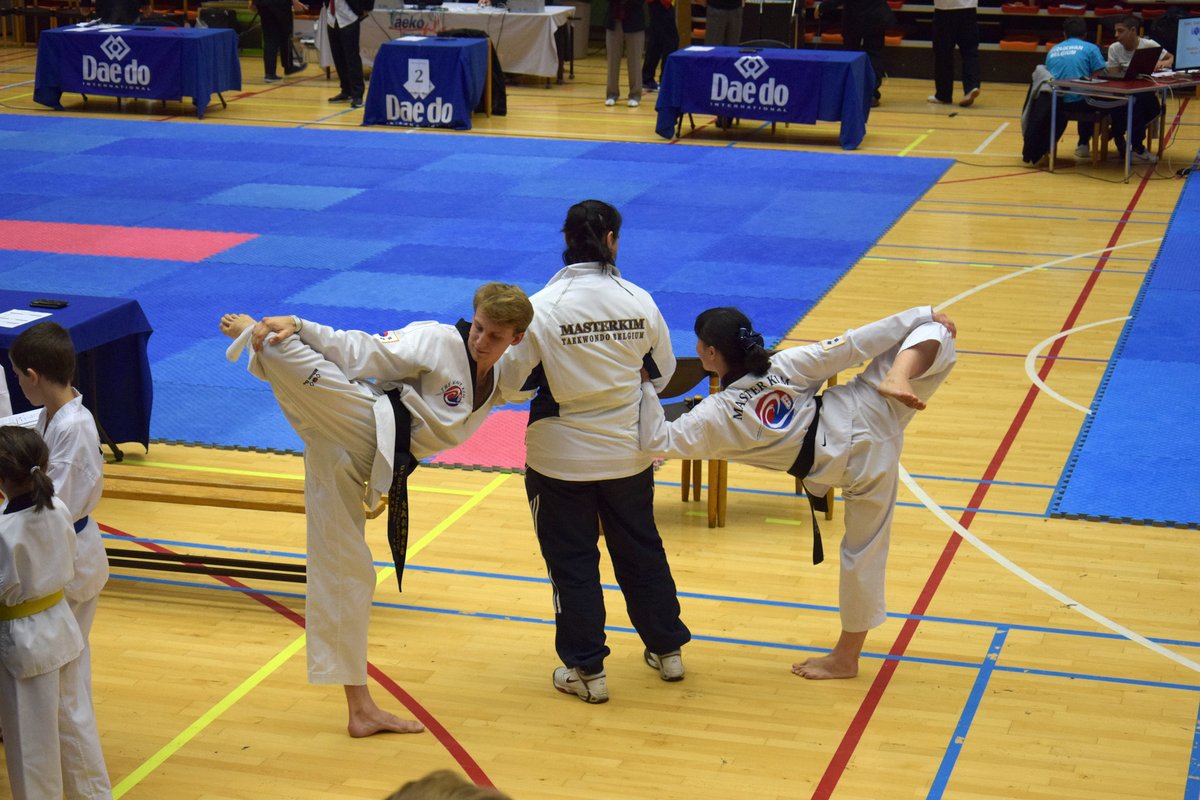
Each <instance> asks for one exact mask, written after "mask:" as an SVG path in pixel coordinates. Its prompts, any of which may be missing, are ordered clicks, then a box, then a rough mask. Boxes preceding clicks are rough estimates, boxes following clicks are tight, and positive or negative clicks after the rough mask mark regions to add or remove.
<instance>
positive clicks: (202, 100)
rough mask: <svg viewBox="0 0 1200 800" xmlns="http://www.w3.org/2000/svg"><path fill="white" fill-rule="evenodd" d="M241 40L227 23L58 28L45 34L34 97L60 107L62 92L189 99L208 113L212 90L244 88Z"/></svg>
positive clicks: (41, 40)
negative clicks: (199, 26) (217, 26)
mask: <svg viewBox="0 0 1200 800" xmlns="http://www.w3.org/2000/svg"><path fill="white" fill-rule="evenodd" d="M237 45H238V40H237V34H236V33H235V32H234V31H232V30H230V29H228V28H156V27H149V26H131V25H70V26H67V27H65V28H52V29H50V30H47V31H43V32H42V34H41V36H40V37H39V39H38V52H37V70H36V72H35V74H34V89H33V99H34V100H35V101H37V102H38V103H41V104H42V105H45V106H50V107H51V108H54V109H61V108H62V104H61V103H60V102H59V101H60V100H61V98H62V95H63V92H77V93H79V94H84V95H88V94H94V95H108V96H111V97H138V98H150V99H154V100H179V99H181V98H184V97H190V98H192V101H193V102H194V103H195V104H196V115H197V116H200V117H203V116H204V109H205V108H207V107H208V104H209V101H210V100H211V99H212V95H214V94H216V93H218V92H226V91H233V90H239V89H241V88H242V66H241V62H240V61H239V60H238V49H237Z"/></svg>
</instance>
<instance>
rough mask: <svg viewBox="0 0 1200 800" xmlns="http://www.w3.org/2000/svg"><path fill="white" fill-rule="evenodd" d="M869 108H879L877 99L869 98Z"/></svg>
mask: <svg viewBox="0 0 1200 800" xmlns="http://www.w3.org/2000/svg"><path fill="white" fill-rule="evenodd" d="M871 108H879V98H878V97H872V98H871Z"/></svg>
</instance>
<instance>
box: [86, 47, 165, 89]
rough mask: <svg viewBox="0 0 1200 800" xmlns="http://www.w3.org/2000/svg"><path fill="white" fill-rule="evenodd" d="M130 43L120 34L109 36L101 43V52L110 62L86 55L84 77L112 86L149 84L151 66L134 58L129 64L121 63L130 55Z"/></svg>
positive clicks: (87, 79)
mask: <svg viewBox="0 0 1200 800" xmlns="http://www.w3.org/2000/svg"><path fill="white" fill-rule="evenodd" d="M129 50H130V48H129V45H128V44H126V42H125V40H124V39H122V38H121V37H120V36H109V37H108V38H107V39H105V40H104V42H103V43H102V44H101V45H100V52H102V53H104V55H105V56H107V57H108V58H109V62H112V63H109V62H104V61H100V60H99V59H97V58H96V57H95V56H91V55H84V57H83V79H84V80H85V81H88V82H90V83H104V84H109V85H111V86H149V85H150V68H149V67H147V66H145V65H144V64H139V63H138V60H137V59H136V58H135V59H132V60H131V61H130V62H129V63H128V64H121V63H119V62H121V61H122V60H124V58H125V56H127V55H129Z"/></svg>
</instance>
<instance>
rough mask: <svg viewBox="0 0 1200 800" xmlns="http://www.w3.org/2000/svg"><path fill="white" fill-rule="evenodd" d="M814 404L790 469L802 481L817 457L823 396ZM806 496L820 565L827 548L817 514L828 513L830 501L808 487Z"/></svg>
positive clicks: (814, 552) (815, 558) (815, 396)
mask: <svg viewBox="0 0 1200 800" xmlns="http://www.w3.org/2000/svg"><path fill="white" fill-rule="evenodd" d="M813 402H815V403H816V404H817V409H816V413H815V414H813V418H812V422H811V423H809V426H808V430H807V431H805V432H804V442H803V443H802V444H801V445H800V454H799V455H797V456H796V460H795V461H794V462H793V463H792V466H791V467H790V468H789V469H788V474H789V475H794V476H795V477H797V478H799V479H800V480H804V478H806V477H807V476H808V473H809V472H811V471H812V465H813V460H814V459H815V458H816V455H817V425H818V424H819V423H820V421H821V402H822V401H821V395H819V394H818V395H814V396H813ZM804 495H805V496H806V497H807V498H808V510H809V511H811V512H812V523H813V551H812V558H813V563H814V564H820V563H821V562H822V561H824V560H825V548H824V547H822V546H821V527H820V526H819V525H817V512H818V511H820V512H822V513H824V512H826V511H828V510H829V501H828V500H827V499H826V497H825V495H821V496H820V497H817V496H815V495H813V493H812V492H810V491H809V490H808V487H807V486H805V487H804Z"/></svg>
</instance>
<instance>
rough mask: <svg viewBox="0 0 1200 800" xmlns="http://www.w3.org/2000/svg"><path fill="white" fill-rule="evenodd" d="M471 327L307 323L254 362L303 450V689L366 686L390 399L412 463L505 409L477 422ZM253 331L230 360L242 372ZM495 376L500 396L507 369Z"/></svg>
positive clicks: (497, 400) (482, 411)
mask: <svg viewBox="0 0 1200 800" xmlns="http://www.w3.org/2000/svg"><path fill="white" fill-rule="evenodd" d="M469 330H470V323H467V322H462V321H460V322H459V323H458V326H457V327H456V326H453V325H443V324H441V323H437V322H414V323H412V324H411V325H408V326H407V327H405V328H403V329H401V330H397V331H387V332H386V333H382V334H379V335H372V334H368V333H364V332H362V331H340V330H334V329H333V328H330V327H328V326H325V325H320V324H317V323H315V322H311V321H308V320H304V321H302V326H301V330H300V332H299V334H297V335H295V336H289V337H288V338H287V339H285V340H283V341H282V342H280V343H279V344H271V343H270V342H268V343H267V344H265V345H264V346H263V349H262V351H261V352H258V353H254V352H252V353H251V356H250V364H249V370H250V372H251V374H253V375H255V376H256V377H258V378H260V379H262V380H264V381H267V382H268V383H270V384H271V389H272V390H273V391H274V393H275V398H276V400H277V401H278V402H279V407H280V410H281V411H283V415H284V417H286V418H287V420H288V422H289V424H291V426H292V427H293V428H294V429H295V431H296V433H297V434H299V435H300V438H301V439H303V440H304V505H305V517H306V520H307V526H308V599H307V602H306V604H305V608H306V615H307V618H308V622H307V627H306V630H307V633H308V678H309V681H310V682H312V683H327V684H342V685H354V686H358V685H363V684H365V683H366V682H367V623H368V620H369V618H370V614H371V596H372V594H373V593H374V591H375V568H374V566H373V565H372V559H371V551H370V549H369V548H368V547H367V544H366V541H365V539H364V535H365V526H366V511H365V508H364V502H365V503H366V505H367V506H371V507H373V506H374V505H375V504H376V502H377V501H378V499H379V496H380V495H381V494H383V493H384V492H386V491H387V490H388V487H389V486H390V485H391V482H392V466H393V463H392V462H393V461H394V459H395V441H396V420H395V414H394V413H393V411H392V405H391V402H390V401H389V399H388V398H387V396H386V395H385V392H387V391H388V390H390V389H399V390H400V392H401V401H402V402H403V403H404V406H405V408H407V409H408V410H409V412H411V414H412V439H411V442H410V451H411V452H412V454H413V455H414V456H415V457H416V458H418V459H420V458H426V457H428V456H431V455H433V454H435V453H437V452H440V451H441V450H445V449H447V448H449V447H454V446H455V445H458V444H460V443H462V442H463V441H464V440H466V438H467V437H468V436H470V435H471V433H473V432H474V431H475V430H477V429H478V428H479V426H480V425H482V424H483V421H484V420H485V419H486V418H487V415H488V411H489V410H490V409H491V408H492V407H493V406H496V405H500V404H502V403H503V402H504V400H503V398H502V395H501V393H500V392H499V390H498V389H497V390H493V392H492V394H491V395H490V396H489V397H488V398H487V399H486V401H485V402H483V403H482V404H480V407H479V409H478V410H476V411H472V408H473V407H474V403H475V362H474V360H473V359H471V358H470V356H469V354H468V352H467V347H466V336H467V333H468V332H469ZM252 332H253V328H247V329H246V330H245V331H243V333H242V334H241V335H240V336H239V337H238V338H237V339H236V340H235V341H234V343H233V344H232V345H231V346H230V348H229V351H228V356H229V357H230V360H232V361H236V360H237V358H238V356H239V355H240V353H241V350H242V349H243V348H244V346H245V344H246V343H247V342H248V341H249V339H250V336H251V333H252ZM503 363H504V362H503V359H502V360H501V362H500V364H497V366H496V367H495V368H494V369H495V370H496V374H495V381H494V384H493V385H495V386H497V387H498V386H499V384H500V375H501V369H502V368H501V365H502V364H503Z"/></svg>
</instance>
